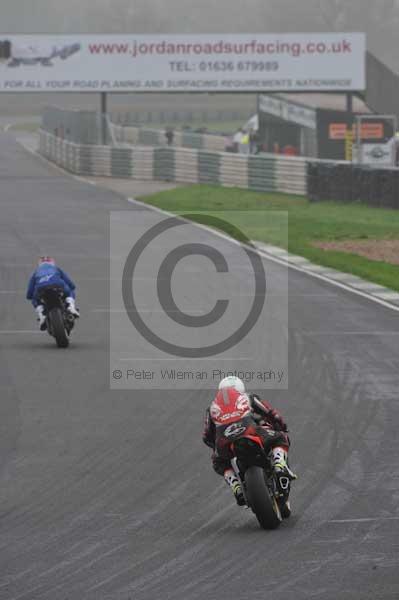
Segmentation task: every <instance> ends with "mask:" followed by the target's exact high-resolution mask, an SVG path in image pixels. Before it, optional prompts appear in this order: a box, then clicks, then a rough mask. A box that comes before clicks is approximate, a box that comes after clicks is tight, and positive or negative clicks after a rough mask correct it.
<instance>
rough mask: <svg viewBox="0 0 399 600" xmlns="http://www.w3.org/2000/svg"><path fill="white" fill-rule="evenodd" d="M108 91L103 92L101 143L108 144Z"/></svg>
mask: <svg viewBox="0 0 399 600" xmlns="http://www.w3.org/2000/svg"><path fill="white" fill-rule="evenodd" d="M107 112H108V109H107V92H101V143H102V145H103V146H106V145H107Z"/></svg>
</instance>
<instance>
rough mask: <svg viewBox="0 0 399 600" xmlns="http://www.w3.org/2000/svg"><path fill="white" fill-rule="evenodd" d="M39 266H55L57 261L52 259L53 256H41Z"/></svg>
mask: <svg viewBox="0 0 399 600" xmlns="http://www.w3.org/2000/svg"><path fill="white" fill-rule="evenodd" d="M37 264H38V265H39V267H40V265H43V264H48V265H55V260H54V258H51V256H39V260H38V262H37Z"/></svg>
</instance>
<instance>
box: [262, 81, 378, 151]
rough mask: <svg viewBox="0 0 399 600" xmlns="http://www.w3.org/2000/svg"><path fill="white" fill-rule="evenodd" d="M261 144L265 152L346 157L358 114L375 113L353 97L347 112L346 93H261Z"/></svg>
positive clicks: (360, 100)
mask: <svg viewBox="0 0 399 600" xmlns="http://www.w3.org/2000/svg"><path fill="white" fill-rule="evenodd" d="M258 110H259V114H258V118H259V143H260V145H261V148H262V150H263V151H264V152H276V153H281V154H289V155H298V156H312V157H317V158H325V159H335V160H344V159H345V154H346V144H347V138H348V132H351V131H352V127H353V124H354V122H355V117H356V115H361V114H363V115H367V114H372V111H371V109H370V108H369V107H368V106H367V105H366V104H365V102H364V101H363V100H362V99H360V98H358V97H355V96H353V112H352V113H349V112H347V97H346V95H345V94H334V93H330V94H320V93H306V94H305V93H289V94H288V93H280V94H264V95H261V96H259V103H258Z"/></svg>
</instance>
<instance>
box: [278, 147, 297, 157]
mask: <svg viewBox="0 0 399 600" xmlns="http://www.w3.org/2000/svg"><path fill="white" fill-rule="evenodd" d="M282 154H285V156H299V152H298V148H295V146H291V145H288V146H284V148H283V151H282Z"/></svg>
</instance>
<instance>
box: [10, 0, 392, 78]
mask: <svg viewBox="0 0 399 600" xmlns="http://www.w3.org/2000/svg"><path fill="white" fill-rule="evenodd" d="M0 9H1V13H0V14H1V26H0V29H1V30H2V33H129V32H131V33H214V32H220V33H228V32H243V33H262V32H293V31H298V32H300V31H303V32H312V31H315V32H317V31H365V32H366V33H367V34H368V49H369V50H370V51H371V52H373V53H374V54H375V55H376V56H377V57H378V58H379V59H380V60H382V61H383V62H385V64H387V65H388V66H389V67H390V68H391V69H393V70H394V71H396V72H397V73H399V0H66V1H65V0H62V1H61V0H0Z"/></svg>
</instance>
